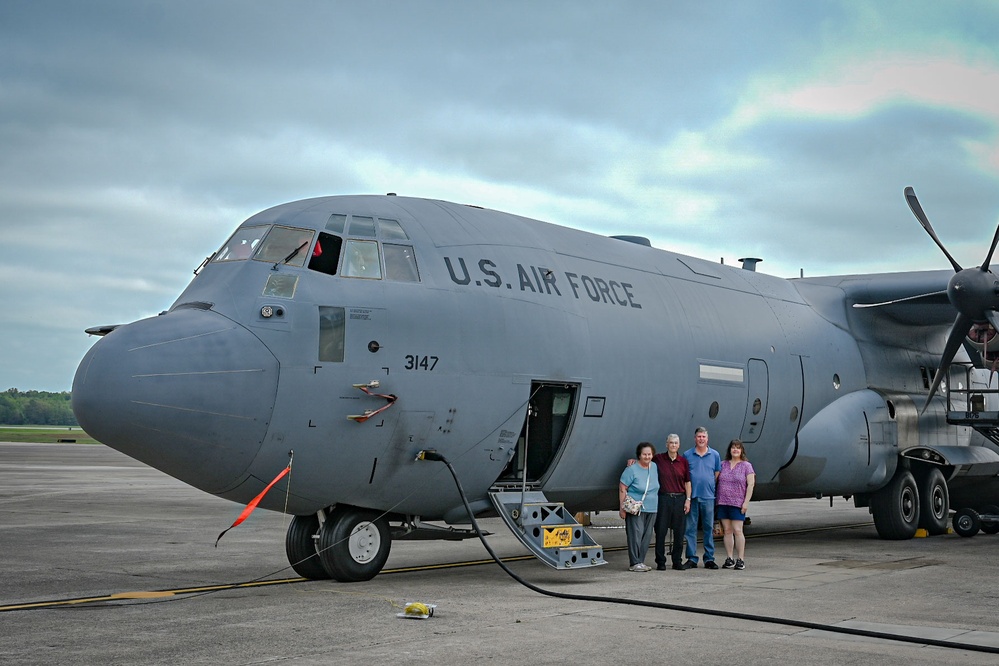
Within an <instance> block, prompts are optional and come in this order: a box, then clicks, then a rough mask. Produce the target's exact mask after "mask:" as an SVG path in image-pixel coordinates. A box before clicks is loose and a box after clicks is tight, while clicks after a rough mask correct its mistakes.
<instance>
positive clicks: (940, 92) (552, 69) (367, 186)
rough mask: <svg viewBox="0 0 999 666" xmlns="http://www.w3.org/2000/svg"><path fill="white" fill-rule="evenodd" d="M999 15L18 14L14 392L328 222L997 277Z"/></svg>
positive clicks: (478, 8) (929, 8) (355, 5)
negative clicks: (374, 208)
mask: <svg viewBox="0 0 999 666" xmlns="http://www.w3.org/2000/svg"><path fill="white" fill-rule="evenodd" d="M997 34H999V4H996V3H994V2H939V1H937V0H932V1H924V0H906V1H902V2H892V1H890V0H880V1H877V2H863V1H861V0H856V1H844V2H833V1H829V2H822V1H815V2H800V1H799V0H788V1H782V0H772V1H762V0H761V1H757V2H748V1H746V2H744V1H739V2H736V1H734V0H732V1H728V2H717V1H712V0H708V1H705V0H696V1H669V2H666V1H662V0H657V1H654V2H653V1H649V2H618V3H611V2H604V1H601V2H595V1H586V0H581V1H575V2H568V1H566V2H563V1H540V0H535V1H533V2H499V1H496V0H484V1H477V0H437V1H432V0H425V1H419V0H410V1H407V2H404V1H401V0H399V1H383V0H373V1H368V2H354V1H351V2H338V1H336V2H335V1H326V2H319V1H299V0H283V1H282V2H271V1H267V2H264V1H262V0H260V1H253V0H244V1H241V2H236V1H216V2H212V1H210V0H199V1H197V2H193V1H192V2H186V1H182V0H162V1H161V2H143V1H141V0H122V1H120V2H105V1H100V0H87V1H85V2H84V1H82V0H80V1H76V2H55V1H47V0H3V1H2V2H0V277H2V280H3V284H6V285H7V286H8V287H9V289H8V290H7V292H6V298H5V302H4V307H3V308H2V309H0V390H3V389H4V388H7V387H17V388H20V389H40V390H49V391H62V390H69V389H70V387H71V384H72V378H73V373H74V371H75V369H76V365H77V364H78V362H79V360H80V359H81V357H82V356H83V354H84V353H85V352H86V350H87V349H88V348H89V347H90V345H91V344H93V341H94V340H95V339H94V338H88V336H86V335H85V334H84V333H83V330H84V329H85V328H87V327H90V326H95V325H101V324H113V323H123V322H129V321H133V320H135V319H139V318H142V317H146V316H150V315H153V314H156V313H157V312H160V311H161V310H164V309H165V308H167V307H168V306H169V305H170V304H171V303H172V302H173V300H174V299H175V298H176V296H177V295H178V294H179V293H180V291H181V290H182V289H183V288H184V287H185V286H186V284H187V283H188V281H189V280H190V279H191V277H192V271H193V270H194V268H195V267H196V266H197V265H198V264H199V263H200V262H201V261H202V259H204V257H205V256H207V255H209V254H210V253H211V252H213V251H214V250H215V249H217V247H218V246H219V245H220V244H221V243H222V241H224V240H225V239H226V238H227V237H228V235H229V234H230V233H231V231H232V230H233V229H234V228H235V226H236V225H237V224H238V223H239V222H241V221H242V220H243V219H245V218H246V217H249V216H250V215H251V214H253V213H255V212H257V211H259V210H262V209H264V208H267V207H269V206H272V205H275V204H278V203H283V202H286V201H292V200H295V199H300V198H304V197H310V196H319V195H327V194H357V193H385V192H398V193H400V194H405V195H411V196H421V197H430V198H437V199H446V200H450V201H457V202H461V203H474V204H478V205H482V206H486V207H489V208H496V209H499V210H505V211H509V212H514V213H518V214H521V215H527V216H530V217H536V218H540V219H543V220H547V221H550V222H555V223H558V224H563V225H567V226H572V227H577V228H581V229H586V230H589V231H594V232H597V233H601V234H639V235H644V236H648V237H649V238H650V239H651V240H652V242H653V244H654V245H655V246H657V247H661V248H665V249H671V250H676V251H680V252H685V253H688V254H694V255H697V256H700V257H705V258H709V259H713V260H718V259H720V258H722V257H724V258H725V260H726V262H731V263H734V262H735V261H736V259H738V258H739V257H742V256H747V255H748V256H758V257H763V258H764V263H763V264H762V265H761V266H760V270H761V271H763V272H767V273H771V274H774V275H780V276H785V277H793V276H797V275H798V273H799V270H802V269H803V270H804V272H805V275H822V274H836V273H856V272H887V271H899V270H922V269H932V268H941V269H942V268H946V267H947V266H948V263H947V261H946V259H945V258H944V257H943V256H942V255H941V253H940V252H939V250H937V248H936V247H935V246H934V245H933V243H932V242H931V241H930V239H929V238H928V237H927V236H926V234H925V233H924V232H923V231H922V230H921V229H920V228H919V226H918V224H917V223H916V221H915V220H914V218H913V217H912V215H911V213H910V212H909V210H908V207H907V206H906V204H905V201H904V199H903V197H902V190H903V188H904V187H905V186H906V185H912V186H914V187H915V188H916V192H917V193H918V195H919V197H920V199H921V201H922V203H923V207H924V208H925V209H926V211H927V213H928V215H929V216H930V219H931V220H932V221H933V223H934V226H935V227H936V230H937V233H938V234H939V235H940V237H941V239H942V240H943V242H944V243H945V244H946V245H947V246H948V249H950V251H951V253H952V254H954V255H955V257H956V258H957V260H958V261H959V262H961V263H962V264H963V265H966V266H967V265H972V266H974V265H978V264H979V263H980V262H981V261H982V259H983V258H984V255H985V251H986V248H987V246H988V243H989V241H991V239H992V234H993V232H994V230H995V226H996V224H997V222H999V40H997V39H996V35H997Z"/></svg>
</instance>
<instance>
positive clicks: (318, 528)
mask: <svg viewBox="0 0 999 666" xmlns="http://www.w3.org/2000/svg"><path fill="white" fill-rule="evenodd" d="M391 546H392V538H391V534H390V533H389V526H388V521H387V520H386V519H385V517H384V516H383V515H381V514H379V513H378V512H376V511H371V510H369V509H361V508H358V507H353V506H346V505H338V506H336V507H335V508H334V509H333V510H332V511H327V512H325V517H324V519H323V520H320V518H319V515H318V514H314V515H311V516H295V518H294V519H293V520H292V521H291V524H290V525H289V526H288V534H287V536H286V538H285V550H286V551H287V553H288V561H289V562H290V563H291V567H292V569H294V570H295V573H297V574H298V575H300V576H302V577H303V578H309V579H312V580H324V579H329V578H332V579H334V580H337V581H340V582H341V583H356V582H360V581H365V580H371V579H372V578H374V577H375V576H376V575H377V574H378V572H379V571H381V570H382V567H384V566H385V562H386V560H388V556H389V549H390V548H391Z"/></svg>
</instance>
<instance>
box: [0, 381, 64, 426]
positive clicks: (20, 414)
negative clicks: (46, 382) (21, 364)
mask: <svg viewBox="0 0 999 666" xmlns="http://www.w3.org/2000/svg"><path fill="white" fill-rule="evenodd" d="M71 397H72V394H71V393H70V392H69V391H63V392H61V393H49V392H47V391H20V390H18V389H16V388H10V389H7V390H6V391H4V392H3V393H0V425H56V426H75V425H79V424H78V423H77V422H76V416H74V415H73V409H72V407H71V406H70V398H71Z"/></svg>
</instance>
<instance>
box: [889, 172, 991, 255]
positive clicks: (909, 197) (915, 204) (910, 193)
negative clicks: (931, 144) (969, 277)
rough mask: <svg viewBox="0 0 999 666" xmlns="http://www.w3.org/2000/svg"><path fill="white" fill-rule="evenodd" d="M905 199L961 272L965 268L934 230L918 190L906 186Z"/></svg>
mask: <svg viewBox="0 0 999 666" xmlns="http://www.w3.org/2000/svg"><path fill="white" fill-rule="evenodd" d="M905 201H906V202H907V203H908V204H909V210H911V211H912V214H913V215H915V216H916V219H917V220H919V223H920V224H921V225H923V229H925V230H926V233H928V234H929V235H930V238H932V239H933V242H934V243H936V244H937V247H939V248H940V249H941V250H942V251H943V253H944V254H945V255H946V256H947V258H948V259H949V260H950V265H951V266H953V267H954V272H955V273H960V272H961V271H962V270H963V269H962V268H961V264H959V263H957V261H955V260H954V257H952V256H950V252H948V251H947V248H945V247H944V244H943V243H941V242H940V239H939V238H937V234H936V232H935V231H933V225H932V224H930V220H929V218H928V217H926V213H924V212H923V207H922V206H920V205H919V199H917V198H916V191H915V190H914V189H912V188H911V187H907V188H905ZM997 233H999V230H997ZM993 247H994V246H993ZM989 256H990V257H991V256H992V252H989Z"/></svg>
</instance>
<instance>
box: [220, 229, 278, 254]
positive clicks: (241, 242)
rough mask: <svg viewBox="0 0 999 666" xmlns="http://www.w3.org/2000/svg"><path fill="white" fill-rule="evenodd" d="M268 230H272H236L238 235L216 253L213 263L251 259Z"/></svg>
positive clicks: (234, 235)
mask: <svg viewBox="0 0 999 666" xmlns="http://www.w3.org/2000/svg"><path fill="white" fill-rule="evenodd" d="M268 229H270V227H269V226H261V227H240V228H239V229H236V233H234V234H233V235H232V236H231V237H230V238H229V240H227V241H226V243H225V245H223V246H222V249H221V250H219V251H218V252H216V253H215V258H214V259H213V260H212V261H240V260H242V259H249V258H250V257H251V256H252V255H253V253H254V251H255V250H256V249H257V247H258V246H259V245H260V240H261V239H262V238H263V237H264V235H266V234H267V230H268Z"/></svg>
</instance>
